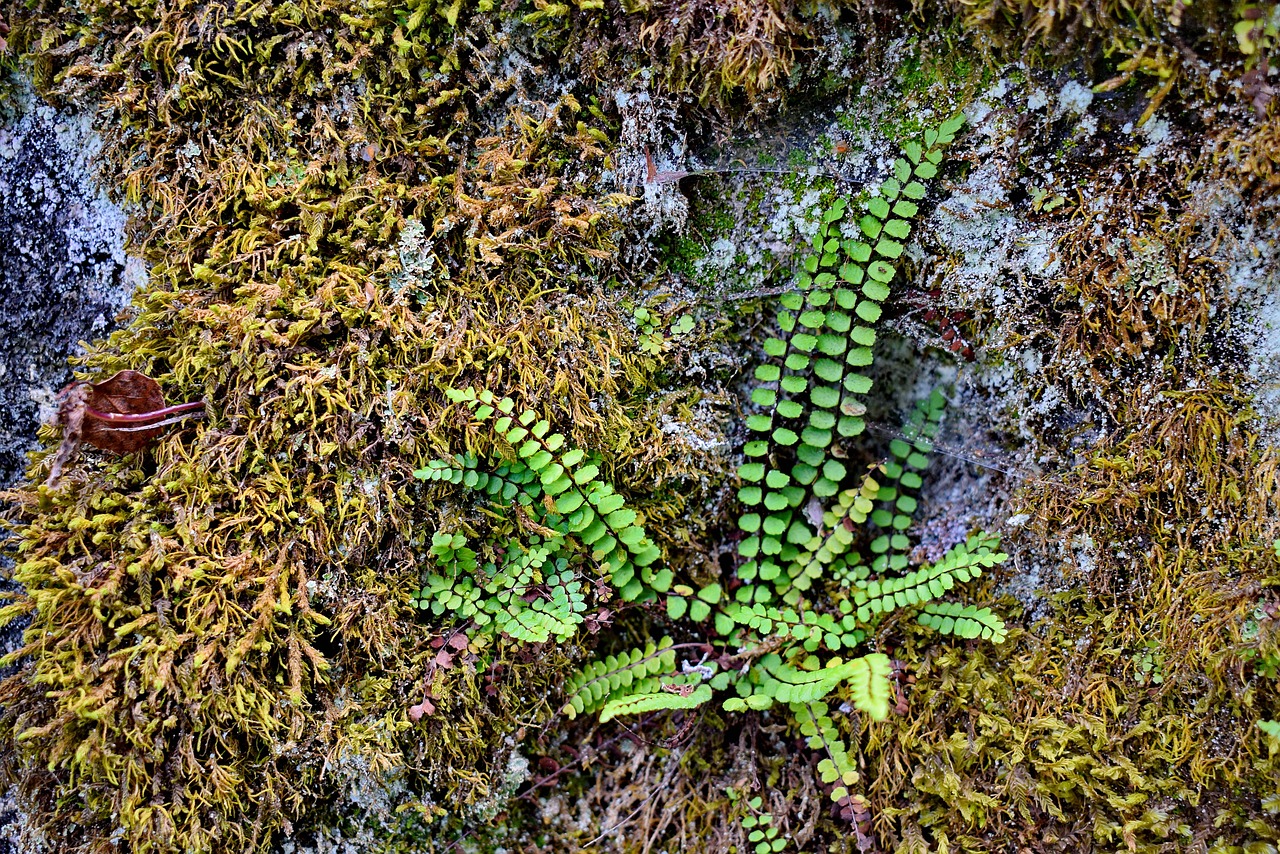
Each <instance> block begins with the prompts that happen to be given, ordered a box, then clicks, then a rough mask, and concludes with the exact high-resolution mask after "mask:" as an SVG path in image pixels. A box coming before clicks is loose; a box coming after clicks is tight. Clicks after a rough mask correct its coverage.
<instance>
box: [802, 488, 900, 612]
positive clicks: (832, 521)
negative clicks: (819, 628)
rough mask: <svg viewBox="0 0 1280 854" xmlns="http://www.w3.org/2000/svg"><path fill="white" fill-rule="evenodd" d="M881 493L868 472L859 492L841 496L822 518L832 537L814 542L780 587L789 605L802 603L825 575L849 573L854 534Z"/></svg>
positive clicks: (808, 545) (848, 490)
mask: <svg viewBox="0 0 1280 854" xmlns="http://www.w3.org/2000/svg"><path fill="white" fill-rule="evenodd" d="M879 492H880V485H879V483H877V482H876V480H875V478H874V477H873V476H872V473H871V472H867V474H866V475H864V476H863V478H862V484H861V485H860V486H859V487H858V488H857V489H846V490H844V491H843V492H841V493H840V494H839V495H838V496H837V502H836V506H835V507H833V508H832V509H830V510H828V511H827V512H826V513H824V514H823V518H822V523H823V527H824V528H825V529H826V530H828V531H830V533H829V534H827V536H826V537H821V536H815V537H814V538H813V539H812V540H810V541H809V542H808V543H807V544H806V545H805V550H804V551H803V552H801V553H800V556H799V557H798V558H797V559H796V560H795V562H793V563H792V564H791V566H790V568H789V569H788V571H787V578H786V580H785V581H780V582H779V584H778V588H779V593H781V594H782V596H783V599H784V600H785V601H786V602H787V603H789V604H792V605H794V604H796V603H798V602H799V601H800V597H801V596H802V595H803V594H804V593H805V592H807V591H808V590H809V589H810V588H811V587H812V586H813V583H814V582H815V581H817V580H818V579H819V578H821V577H822V575H823V573H824V572H826V571H828V570H835V571H837V572H841V573H842V574H843V573H844V572H845V571H846V570H847V567H848V562H847V560H846V559H845V556H846V554H847V553H848V551H849V549H850V547H851V546H852V545H853V541H854V532H855V531H856V530H857V528H858V526H860V525H862V524H863V523H864V522H866V521H867V517H868V514H869V513H870V512H871V509H872V507H873V506H874V505H873V502H874V501H875V499H876V498H877V496H878V495H879Z"/></svg>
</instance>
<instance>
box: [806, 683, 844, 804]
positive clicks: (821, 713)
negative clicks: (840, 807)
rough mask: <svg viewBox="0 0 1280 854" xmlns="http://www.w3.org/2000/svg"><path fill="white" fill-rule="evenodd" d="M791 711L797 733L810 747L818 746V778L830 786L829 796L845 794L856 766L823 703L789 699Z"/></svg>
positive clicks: (840, 796)
mask: <svg viewBox="0 0 1280 854" xmlns="http://www.w3.org/2000/svg"><path fill="white" fill-rule="evenodd" d="M791 713H792V714H793V715H794V716H795V720H796V725H797V726H798V727H799V729H800V733H801V735H803V736H805V738H806V739H807V743H808V745H809V748H810V749H811V750H821V751H823V752H824V753H826V754H827V755H826V757H825V758H823V759H820V760H819V761H818V778H819V779H820V780H822V782H823V783H825V784H827V785H828V786H833V789H832V792H831V799H832V800H833V801H840V800H841V799H843V798H845V797H847V796H848V794H849V788H848V787H849V786H853V785H856V784H857V782H858V770H857V768H855V767H854V763H853V760H852V759H851V758H850V757H849V750H848V748H847V747H846V746H845V743H844V739H842V738H841V737H840V732H839V731H838V730H837V729H836V725H835V722H834V721H833V720H832V719H831V716H830V714H829V710H828V708H827V704H826V703H822V702H810V703H793V704H792V705H791Z"/></svg>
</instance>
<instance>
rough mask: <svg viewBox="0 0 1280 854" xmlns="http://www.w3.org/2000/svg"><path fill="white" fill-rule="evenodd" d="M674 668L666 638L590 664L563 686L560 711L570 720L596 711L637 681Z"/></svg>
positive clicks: (673, 658) (626, 690) (668, 641)
mask: <svg viewBox="0 0 1280 854" xmlns="http://www.w3.org/2000/svg"><path fill="white" fill-rule="evenodd" d="M675 667H676V651H675V650H674V649H672V648H671V638H669V637H664V638H663V639H662V640H661V641H659V642H658V643H656V644H654V643H652V642H650V643H648V644H647V645H645V646H644V647H642V648H638V649H633V650H631V651H630V652H624V653H622V654H621V655H611V656H609V657H608V658H605V659H602V660H598V661H593V662H591V663H590V664H588V665H587V666H586V667H584V668H582V670H579V671H578V672H577V673H575V674H574V675H573V676H572V677H570V679H569V682H568V684H566V686H565V694H566V696H567V697H568V699H567V700H566V702H565V704H564V707H563V708H562V709H561V712H562V713H563V714H565V715H567V716H568V717H569V718H574V717H576V716H578V715H581V714H588V713H592V712H597V711H599V710H600V709H602V708H604V706H605V705H606V704H607V703H608V702H610V701H611V700H614V699H617V698H618V697H621V696H624V695H625V694H627V693H629V692H628V689H629V688H631V686H632V685H633V684H634V683H635V682H636V681H638V680H642V679H646V678H648V677H651V676H656V675H658V674H660V673H670V672H672V671H674V670H675Z"/></svg>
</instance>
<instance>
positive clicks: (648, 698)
mask: <svg viewBox="0 0 1280 854" xmlns="http://www.w3.org/2000/svg"><path fill="white" fill-rule="evenodd" d="M671 687H673V688H680V687H687V686H679V685H676V684H672V685H671ZM711 694H712V691H711V686H710V685H707V684H705V683H704V684H701V685H698V686H697V687H695V688H693V689H692V690H691V691H689V692H688V693H681V692H680V691H669V690H660V691H657V692H654V693H645V694H625V695H623V696H621V697H619V698H617V699H616V700H610V701H609V702H608V703H606V704H605V706H604V708H603V709H601V710H600V723H607V722H608V721H610V720H612V719H613V718H615V717H617V716H619V715H641V714H645V713H647V712H657V711H665V710H668V709H695V708H697V707H698V706H701V705H702V704H703V703H706V702H708V701H709V700H710V699H711Z"/></svg>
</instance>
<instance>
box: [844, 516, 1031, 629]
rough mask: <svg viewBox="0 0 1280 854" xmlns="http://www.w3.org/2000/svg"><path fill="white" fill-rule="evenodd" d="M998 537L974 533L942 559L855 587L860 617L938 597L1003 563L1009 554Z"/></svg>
mask: <svg viewBox="0 0 1280 854" xmlns="http://www.w3.org/2000/svg"><path fill="white" fill-rule="evenodd" d="M999 548H1000V540H999V538H998V537H995V536H991V535H986V534H974V535H973V536H971V537H969V539H968V541H967V542H963V543H957V544H956V545H954V546H952V547H951V549H950V550H948V551H947V553H946V554H945V555H943V556H942V559H941V560H939V561H938V562H937V563H935V564H933V565H932V566H925V567H921V568H920V569H917V570H915V571H913V572H909V573H907V574H906V575H903V576H899V577H896V578H885V579H883V580H880V581H869V582H867V584H866V586H864V587H859V588H857V589H855V590H854V591H853V596H854V603H855V604H856V605H857V606H858V619H859V620H861V621H863V622H866V621H868V620H871V619H872V618H873V617H874V616H875V615H878V614H888V613H891V612H892V611H894V610H896V609H898V608H905V607H907V606H910V605H919V604H921V603H924V602H928V601H931V600H933V599H937V598H938V597H939V596H941V595H942V594H943V593H946V592H947V591H948V590H950V589H951V588H952V587H954V586H955V585H956V582H963V581H970V580H971V579H974V578H977V577H978V576H979V575H981V574H982V570H983V569H984V568H986V567H991V566H995V565H996V564H998V563H1003V562H1004V561H1005V559H1006V558H1007V557H1008V555H1006V554H1004V553H1003V552H1000V551H998V549H999Z"/></svg>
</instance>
